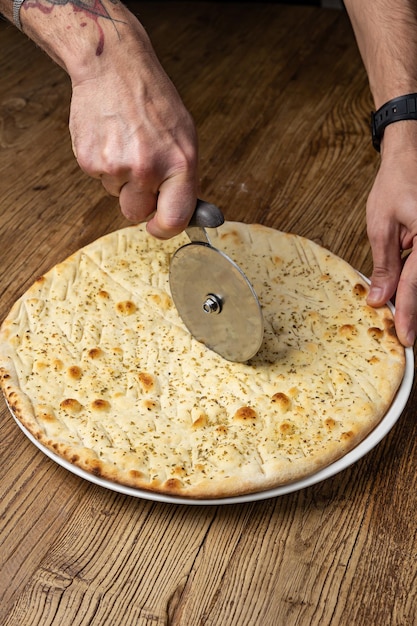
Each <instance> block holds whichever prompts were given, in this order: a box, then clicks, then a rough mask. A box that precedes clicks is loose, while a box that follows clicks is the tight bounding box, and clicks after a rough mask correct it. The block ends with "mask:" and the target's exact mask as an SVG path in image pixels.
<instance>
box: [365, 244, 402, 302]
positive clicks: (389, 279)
mask: <svg viewBox="0 0 417 626" xmlns="http://www.w3.org/2000/svg"><path fill="white" fill-rule="evenodd" d="M371 245H372V258H373V271H372V276H371V288H370V291H369V294H368V299H367V302H368V304H369V305H370V306H374V307H378V306H383V305H384V304H386V303H387V302H388V300H390V299H391V298H392V296H393V295H394V293H395V290H396V288H397V285H398V281H399V278H400V274H401V255H400V249H399V245H398V244H397V243H396V242H395V240H394V239H393V238H392V239H391V240H389V239H385V240H382V241H377V242H374V243H373V244H372V243H371Z"/></svg>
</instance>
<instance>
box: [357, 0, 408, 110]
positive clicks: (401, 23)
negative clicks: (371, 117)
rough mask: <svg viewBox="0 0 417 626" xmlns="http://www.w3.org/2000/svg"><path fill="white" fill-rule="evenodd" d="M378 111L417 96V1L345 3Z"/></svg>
mask: <svg viewBox="0 0 417 626" xmlns="http://www.w3.org/2000/svg"><path fill="white" fill-rule="evenodd" d="M345 6H346V9H347V11H348V14H349V17H350V19H351V22H352V26H353V29H354V31H355V35H356V39H357V42H358V46H359V50H360V52H361V56H362V59H363V62H364V65H365V68H366V71H367V73H368V78H369V84H370V88H371V92H372V95H373V98H374V103H375V108H377V109H378V108H379V107H380V106H381V105H382V104H384V103H385V102H387V101H388V100H391V99H392V98H395V97H397V96H401V95H404V94H407V93H412V92H417V62H416V61H417V2H416V0H372V1H366V0H345Z"/></svg>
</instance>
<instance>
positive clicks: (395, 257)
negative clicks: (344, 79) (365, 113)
mask: <svg viewBox="0 0 417 626" xmlns="http://www.w3.org/2000/svg"><path fill="white" fill-rule="evenodd" d="M416 126H417V125H416V123H415V122H414V121H411V122H400V123H399V122H397V123H395V124H392V125H391V126H388V127H387V128H386V131H385V135H384V140H383V146H382V153H381V157H382V159H381V165H380V169H379V171H378V174H377V176H376V179H375V182H374V185H373V188H372V190H371V193H370V195H369V198H368V203H367V228H368V236H369V240H370V243H371V247H372V255H373V264H374V267H373V272H372V277H371V289H370V293H369V296H368V304H370V305H372V306H377V307H378V306H382V305H383V304H385V303H386V302H387V301H388V300H389V299H390V298H392V296H393V295H394V293H395V292H396V298H395V308H396V310H395V327H396V331H397V335H398V338H399V340H400V341H401V343H402V344H403V345H404V346H411V345H413V343H414V341H415V338H416V335H417V128H416ZM394 127H397V128H394ZM400 127H401V128H400ZM405 133H407V135H405ZM384 144H385V145H384ZM403 251H409V254H408V256H407V259H406V261H405V262H403V259H402V252H403Z"/></svg>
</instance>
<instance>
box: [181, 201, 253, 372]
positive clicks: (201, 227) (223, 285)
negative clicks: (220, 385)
mask: <svg viewBox="0 0 417 626" xmlns="http://www.w3.org/2000/svg"><path fill="white" fill-rule="evenodd" d="M223 222H224V217H223V214H222V212H221V210H220V209H219V208H218V207H217V206H215V205H214V204H209V203H208V202H204V201H203V200H198V201H197V206H196V210H195V212H194V215H193V217H192V218H191V221H190V224H189V225H188V228H187V229H186V231H185V232H186V233H187V235H188V237H189V239H190V241H191V243H189V244H186V245H184V246H182V247H181V248H179V249H178V250H177V251H176V252H175V253H174V255H173V257H172V259H171V264H170V270H169V284H170V288H171V294H172V298H173V300H174V303H175V306H176V307H177V310H178V313H179V315H180V317H181V319H182V321H183V322H184V324H185V326H186V327H187V329H188V330H189V331H190V333H191V334H192V335H193V336H194V337H195V338H196V339H197V340H198V341H201V342H202V343H204V344H205V345H206V346H207V347H208V348H210V349H211V350H214V352H217V353H218V354H220V355H221V356H222V357H224V358H225V359H227V360H228V361H236V362H243V361H247V360H248V359H250V358H251V357H253V356H254V355H255V354H256V353H257V352H258V350H259V348H260V346H261V343H262V339H263V333H264V324H263V316H262V310H261V306H260V304H259V300H258V298H257V295H256V293H255V290H254V288H253V287H252V285H251V283H250V282H249V280H248V279H247V277H246V276H245V274H244V273H243V272H242V270H241V269H240V268H239V266H238V265H237V264H236V263H235V262H234V261H232V259H231V258H229V257H228V256H227V255H226V254H225V253H224V252H222V251H221V250H218V249H217V248H215V247H214V246H212V245H211V243H210V240H209V237H208V235H207V232H206V228H217V227H218V226H221V225H222V224H223Z"/></svg>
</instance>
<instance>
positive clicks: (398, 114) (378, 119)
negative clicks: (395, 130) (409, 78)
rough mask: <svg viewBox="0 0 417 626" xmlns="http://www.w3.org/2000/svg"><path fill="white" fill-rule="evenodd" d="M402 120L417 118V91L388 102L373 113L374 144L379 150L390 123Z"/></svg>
mask: <svg viewBox="0 0 417 626" xmlns="http://www.w3.org/2000/svg"><path fill="white" fill-rule="evenodd" d="M402 120H417V93H409V94H407V95H406V96H399V97H398V98H394V99H393V100H390V101H389V102H386V103H385V104H383V105H382V107H381V108H379V109H378V111H377V112H376V113H371V131H372V145H373V146H374V148H375V150H378V152H379V151H380V149H381V139H382V137H383V135H384V130H385V128H386V127H387V126H388V124H392V123H393V122H400V121H402Z"/></svg>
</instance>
